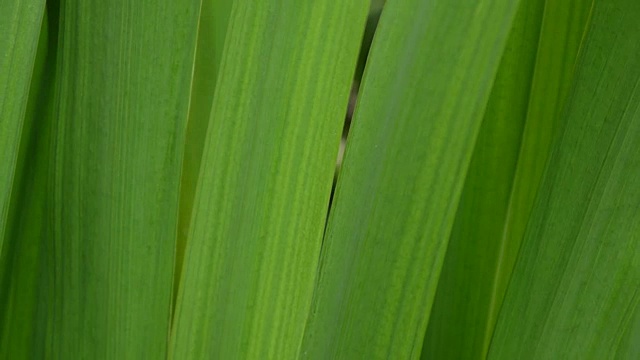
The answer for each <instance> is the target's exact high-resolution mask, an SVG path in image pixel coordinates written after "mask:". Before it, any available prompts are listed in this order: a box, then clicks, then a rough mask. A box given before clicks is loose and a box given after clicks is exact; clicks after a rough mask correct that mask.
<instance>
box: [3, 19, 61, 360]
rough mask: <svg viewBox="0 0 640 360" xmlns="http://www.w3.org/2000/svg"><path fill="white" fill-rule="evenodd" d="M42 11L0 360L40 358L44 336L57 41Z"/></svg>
mask: <svg viewBox="0 0 640 360" xmlns="http://www.w3.org/2000/svg"><path fill="white" fill-rule="evenodd" d="M47 14H48V10H47V11H45V14H44V17H43V21H42V28H41V31H40V39H39V41H38V50H37V55H36V60H35V66H34V70H33V77H32V80H31V85H30V87H29V100H28V104H27V110H26V112H25V117H24V119H25V120H24V125H23V130H22V136H21V140H20V151H19V154H18V160H17V163H16V172H15V177H14V181H13V189H12V194H11V205H10V208H9V216H8V220H7V226H6V232H5V237H4V248H3V251H2V254H1V256H0V359H41V358H43V357H44V352H43V351H44V348H43V346H42V344H44V340H43V336H44V332H43V331H42V329H41V328H39V327H38V325H39V323H40V322H39V320H38V317H39V311H40V310H41V309H42V308H41V307H39V306H40V305H44V304H43V302H42V301H41V299H42V298H43V297H42V296H41V294H42V292H41V291H42V290H43V288H42V286H41V284H42V282H41V281H40V280H41V275H42V274H43V273H42V272H41V266H42V259H43V256H42V248H43V247H42V243H43V238H42V236H43V231H44V219H45V218H46V216H45V213H44V211H45V201H46V199H47V194H46V191H45V189H46V181H47V176H46V174H47V163H48V160H49V156H48V155H49V153H48V148H49V144H50V132H51V121H50V120H51V118H50V116H47V111H49V110H50V105H51V101H50V98H49V96H50V95H51V90H52V84H53V78H52V74H53V73H54V71H53V70H54V69H53V68H54V65H55V62H53V61H48V60H49V59H52V58H55V51H52V50H54V48H55V41H49V35H50V33H49V28H50V27H53V26H55V24H52V23H51V22H50V21H48V16H47Z"/></svg>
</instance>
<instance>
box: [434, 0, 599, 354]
mask: <svg viewBox="0 0 640 360" xmlns="http://www.w3.org/2000/svg"><path fill="white" fill-rule="evenodd" d="M591 3H592V1H591V0H571V1H564V0H563V1H557V0H548V1H541V0H523V1H522V2H521V5H520V9H519V12H518V15H517V17H516V20H515V23H514V28H513V29H512V31H511V37H510V40H509V44H508V46H507V50H506V51H505V54H504V57H503V59H502V63H501V65H500V70H499V73H498V76H497V78H496V83H495V84H494V87H493V90H492V94H491V99H490V102H489V106H488V108H487V111H486V114H485V119H484V122H483V124H482V128H481V130H480V134H479V136H478V141H477V143H476V147H475V149H474V152H473V159H472V162H471V166H470V168H469V172H468V174H467V179H466V181H465V187H464V190H463V195H462V198H461V200H460V207H459V208H458V212H457V214H456V221H455V224H454V228H453V232H452V235H451V239H450V242H449V247H448V248H447V255H446V257H445V262H444V265H443V270H442V274H441V276H440V280H439V282H438V290H437V295H436V300H435V303H434V306H433V309H432V312H431V319H430V322H429V327H428V331H427V334H426V336H425V344H424V347H425V348H424V350H423V358H424V359H441V358H452V359H483V358H485V357H486V354H487V351H488V347H489V341H490V340H491V336H492V334H493V326H494V324H495V321H496V317H497V313H498V310H499V309H500V305H501V304H502V298H503V296H504V292H505V290H506V286H507V283H508V280H509V275H510V274H511V269H512V268H513V263H514V261H515V259H516V256H517V253H518V249H519V246H520V242H521V240H522V237H523V233H524V226H525V225H526V220H527V219H528V217H529V213H530V211H531V207H532V206H533V198H532V196H534V195H535V193H536V191H537V189H538V186H539V183H540V178H541V176H542V170H541V165H544V164H545V162H546V159H547V154H548V152H549V147H550V146H549V144H550V143H549V142H550V140H551V139H552V138H553V135H554V133H555V130H556V128H557V125H556V124H557V123H558V122H559V121H558V120H559V112H558V108H559V107H560V104H562V103H564V99H565V98H566V90H567V89H568V87H569V86H570V84H571V78H572V74H573V68H574V64H575V61H576V56H577V53H578V48H579V44H580V40H581V39H582V36H583V34H584V27H585V23H586V20H587V15H588V13H589V10H590V8H591ZM525 123H526V125H525ZM524 129H526V131H525V132H524V134H523V131H524ZM523 138H524V143H522V141H521V140H522V139H523ZM520 149H522V152H520ZM516 169H517V170H516ZM514 184H515V185H514Z"/></svg>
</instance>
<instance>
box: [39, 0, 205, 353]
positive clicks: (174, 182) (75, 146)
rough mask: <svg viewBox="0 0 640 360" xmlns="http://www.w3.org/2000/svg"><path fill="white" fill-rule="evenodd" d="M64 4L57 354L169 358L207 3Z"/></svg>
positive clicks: (54, 198)
mask: <svg viewBox="0 0 640 360" xmlns="http://www.w3.org/2000/svg"><path fill="white" fill-rule="evenodd" d="M60 5H61V6H60V18H59V24H60V30H59V36H58V46H59V51H58V57H57V70H56V71H57V74H56V76H57V80H56V90H55V94H54V99H55V103H54V114H53V117H54V119H55V122H54V123H55V126H54V129H53V134H52V136H53V144H52V149H51V151H52V156H51V166H50V173H49V174H48V176H49V180H48V191H49V193H50V194H51V195H50V196H51V197H50V199H49V203H50V208H49V209H48V212H47V214H48V220H49V222H50V223H49V226H48V233H47V240H48V242H47V243H46V245H47V247H46V249H45V250H44V252H45V254H47V268H46V269H45V270H44V271H48V272H49V273H50V274H52V275H51V276H50V278H49V279H48V280H47V282H48V283H47V284H46V288H47V289H49V292H48V293H47V303H48V304H50V307H49V309H48V311H47V314H48V319H47V320H48V322H46V323H45V324H43V325H41V326H43V327H44V328H45V329H47V343H46V347H47V351H46V357H47V358H54V359H73V358H86V359H143V358H153V359H160V358H163V357H165V356H166V353H167V344H166V342H167V336H168V332H169V319H170V312H171V311H170V310H171V306H170V304H171V290H172V280H173V277H172V274H173V265H174V252H175V236H176V233H177V216H178V189H179V181H180V164H181V159H182V151H183V146H184V129H185V127H186V119H187V113H188V103H189V87H190V83H191V75H192V69H193V61H194V58H193V52H194V48H195V41H196V31H197V18H198V11H199V7H200V2H199V1H198V0H185V1H151V2H148V1H135V2H130V1H108V2H103V1H62V2H61V4H60Z"/></svg>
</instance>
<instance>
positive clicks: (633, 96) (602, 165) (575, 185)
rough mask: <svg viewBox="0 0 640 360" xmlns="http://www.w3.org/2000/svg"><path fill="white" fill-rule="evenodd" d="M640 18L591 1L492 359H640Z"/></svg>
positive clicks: (637, 9)
mask: <svg viewBox="0 0 640 360" xmlns="http://www.w3.org/2000/svg"><path fill="white" fill-rule="evenodd" d="M639 17H640V3H638V2H637V1H634V0H612V1H606V2H604V1H603V2H596V3H595V6H594V9H593V14H592V26H591V29H590V31H589V33H588V34H587V36H586V39H585V42H584V44H583V52H582V54H581V57H580V59H579V61H578V63H577V68H576V69H577V70H576V80H575V83H574V85H573V87H572V91H571V94H570V96H569V100H568V104H567V107H566V110H565V112H564V115H563V116H564V117H566V120H565V121H563V122H562V124H561V129H560V133H559V137H558V142H557V143H556V146H555V147H554V150H553V151H552V153H551V157H550V161H549V164H548V166H547V169H546V173H545V175H544V180H543V183H542V186H541V190H540V193H539V196H538V198H537V200H536V205H535V207H534V210H533V212H532V217H531V221H530V222H529V225H528V227H527V231H526V237H525V239H524V242H523V245H522V249H521V252H520V256H519V258H518V261H517V263H516V266H515V268H514V272H513V277H512V280H511V282H510V285H509V288H508V290H507V294H506V296H505V300H504V304H503V307H502V310H501V312H500V315H499V318H498V323H497V325H496V332H495V335H494V338H493V341H492V344H491V349H490V353H489V358H490V359H612V358H619V359H634V358H637V357H638V355H640V354H639V348H638V345H637V336H638V326H637V320H638V315H637V314H638V311H639V310H638V308H639V302H640V296H639V295H640V292H639V290H638V289H640V248H639V247H638V244H639V243H640V241H639V240H640V187H639V186H638V184H640V157H639V156H638V154H639V153H638V149H639V148H640V88H639V87H638V84H639V83H640V56H638V54H640V42H638V41H637V39H638V38H639V37H640V23H639V22H638V21H637V19H638V18H639ZM634 321H635V322H636V323H634ZM634 336H635V338H634Z"/></svg>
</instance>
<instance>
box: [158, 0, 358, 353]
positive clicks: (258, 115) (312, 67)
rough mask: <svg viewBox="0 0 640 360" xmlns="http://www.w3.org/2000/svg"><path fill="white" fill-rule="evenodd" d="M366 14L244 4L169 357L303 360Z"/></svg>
mask: <svg viewBox="0 0 640 360" xmlns="http://www.w3.org/2000/svg"><path fill="white" fill-rule="evenodd" d="M367 9H368V0H349V1H340V2H334V1H329V0H318V1H302V2H301V1H296V0H285V1H281V0H266V1H253V0H236V1H234V7H233V10H232V14H231V17H230V22H229V28H228V33H227V38H226V44H225V51H224V55H223V60H222V64H221V68H220V72H219V74H220V77H219V80H218V83H217V86H216V90H215V91H216V94H215V96H214V103H213V110H212V117H211V122H210V124H209V129H208V133H207V138H206V142H205V148H204V152H203V158H202V168H201V171H200V174H201V176H200V179H199V181H198V186H197V191H196V201H195V204H194V208H193V215H192V222H191V228H190V233H189V238H188V242H187V253H186V256H185V263H184V267H183V276H182V279H181V281H180V290H179V294H178V300H177V308H176V313H175V322H174V326H173V333H172V343H171V355H170V356H171V358H173V359H185V358H193V359H207V358H210V359H292V358H295V357H296V356H297V351H298V349H299V346H300V342H301V338H302V333H303V328H304V324H305V320H306V317H307V314H308V311H309V306H310V303H311V296H312V292H313V284H314V279H315V271H314V270H315V269H316V266H317V261H318V254H319V249H320V244H321V240H322V233H323V229H324V222H325V219H326V212H327V209H328V200H329V194H330V189H331V182H332V177H333V171H334V167H335V160H336V156H337V151H338V146H339V141H340V134H341V130H342V125H343V119H344V113H345V110H346V107H347V101H348V96H349V89H350V84H351V80H352V77H353V72H354V68H355V64H356V60H357V55H358V48H359V46H360V40H361V37H362V32H363V29H364V23H365V18H366V14H367Z"/></svg>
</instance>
